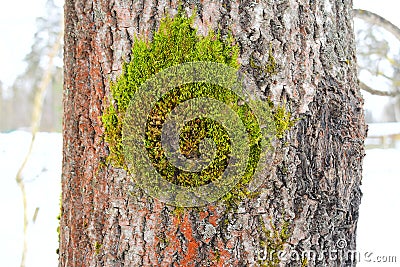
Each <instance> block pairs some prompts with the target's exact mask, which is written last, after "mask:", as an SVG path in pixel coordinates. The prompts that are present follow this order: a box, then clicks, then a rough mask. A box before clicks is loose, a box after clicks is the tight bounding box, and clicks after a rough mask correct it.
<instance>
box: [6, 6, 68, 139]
mask: <svg viewBox="0 0 400 267" xmlns="http://www.w3.org/2000/svg"><path fill="white" fill-rule="evenodd" d="M62 22H63V9H62V6H59V5H56V4H55V3H54V1H53V0H49V1H47V3H46V12H45V16H43V17H39V18H37V19H36V27H37V30H36V33H35V35H34V37H33V44H32V46H31V50H30V52H29V53H28V54H27V55H26V56H25V59H24V61H25V65H26V67H25V69H24V70H22V72H21V73H19V74H18V76H17V77H16V79H15V80H14V82H13V83H12V85H11V86H6V85H4V84H3V83H2V82H1V81H0V132H10V131H14V130H30V127H31V124H32V114H33V110H34V105H35V96H36V95H38V94H39V93H40V92H39V91H40V90H41V88H40V87H41V85H44V86H46V88H45V90H44V91H45V92H44V94H43V95H42V97H43V98H42V99H40V101H43V112H42V114H41V119H40V126H39V131H43V132H61V117H62V86H63V66H62V65H63V64H62V44H61V43H60V42H62V38H58V37H59V36H60V34H61V31H62ZM57 42H58V43H60V44H58V45H57ZM56 46H57V47H58V49H57V53H56V54H55V55H53V54H52V49H53V48H54V47H56ZM9 52H10V53H13V51H9ZM50 57H52V58H50ZM49 62H52V64H51V66H50V65H49ZM46 72H49V73H46ZM46 74H50V80H49V82H47V83H46V84H44V83H43V77H45V76H46Z"/></svg>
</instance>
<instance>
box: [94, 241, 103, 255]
mask: <svg viewBox="0 0 400 267" xmlns="http://www.w3.org/2000/svg"><path fill="white" fill-rule="evenodd" d="M102 246H103V245H102V244H101V243H99V242H97V241H96V242H95V243H94V245H93V248H94V251H95V254H96V255H97V254H99V253H100V250H101V247H102Z"/></svg>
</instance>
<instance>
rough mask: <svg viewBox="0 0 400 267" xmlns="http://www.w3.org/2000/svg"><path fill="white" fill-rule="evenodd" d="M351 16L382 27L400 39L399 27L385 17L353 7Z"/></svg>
mask: <svg viewBox="0 0 400 267" xmlns="http://www.w3.org/2000/svg"><path fill="white" fill-rule="evenodd" d="M353 16H354V17H355V18H359V19H362V20H364V21H367V22H369V23H371V24H374V25H378V26H380V27H382V28H384V29H385V30H387V31H388V32H390V33H391V34H393V35H394V36H395V37H396V38H397V39H398V40H400V29H399V28H398V27H397V26H396V25H394V24H393V23H391V22H390V21H388V20H386V19H385V18H382V17H381V16H379V15H377V14H375V13H373V12H370V11H367V10H363V9H353Z"/></svg>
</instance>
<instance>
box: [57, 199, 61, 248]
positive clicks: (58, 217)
mask: <svg viewBox="0 0 400 267" xmlns="http://www.w3.org/2000/svg"><path fill="white" fill-rule="evenodd" d="M59 205H60V213H59V214H58V215H57V221H58V225H57V236H58V245H60V220H61V214H62V195H60V201H59ZM56 253H57V254H59V253H60V248H57V249H56Z"/></svg>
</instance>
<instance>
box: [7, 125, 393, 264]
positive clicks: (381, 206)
mask: <svg viewBox="0 0 400 267" xmlns="http://www.w3.org/2000/svg"><path fill="white" fill-rule="evenodd" d="M30 137H31V136H30V134H29V133H26V132H21V131H17V132H12V133H8V134H0V174H1V182H0V203H1V206H2V210H1V217H0V218H1V221H0V225H1V227H0V266H5V267H12V266H19V263H20V256H21V250H22V227H23V226H22V221H23V213H22V197H21V192H20V191H19V188H18V186H17V184H16V182H15V174H16V172H17V170H18V168H19V165H20V164H21V162H22V160H23V157H24V155H25V153H26V151H27V149H28V146H29V142H30ZM61 140H62V138H61V135H60V134H56V133H39V134H38V136H37V141H36V143H35V146H34V149H33V154H32V157H31V161H30V162H28V164H27V166H26V169H25V171H24V173H23V176H24V179H25V181H26V189H27V193H28V212H29V227H28V236H29V237H28V238H29V239H28V255H27V262H26V266H27V267H36V266H37V267H41V266H46V267H47V266H49V267H51V266H57V258H58V256H57V254H56V249H57V247H58V242H57V224H58V221H57V219H56V217H57V215H58V214H59V197H60V175H61V149H62V148H61ZM399 159H400V150H399V149H398V150H395V149H371V150H367V156H366V158H365V160H364V178H363V184H362V191H363V194H364V195H363V200H362V204H361V207H360V218H359V224H358V240H357V241H358V251H359V252H360V260H361V261H360V263H359V264H358V266H365V267H372V266H398V265H400V251H399V246H398V243H397V241H399V240H400V231H399V227H398V223H399V218H400V216H399V212H398V211H399V207H398V206H399V202H400V194H399V191H400V161H399ZM37 208H39V211H38V213H37V216H36V220H35V222H33V217H34V213H35V210H36V209H37ZM378 256H397V263H380V264H378V263H373V261H374V260H375V261H377V260H379V259H382V260H383V259H384V258H377V257H378Z"/></svg>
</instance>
